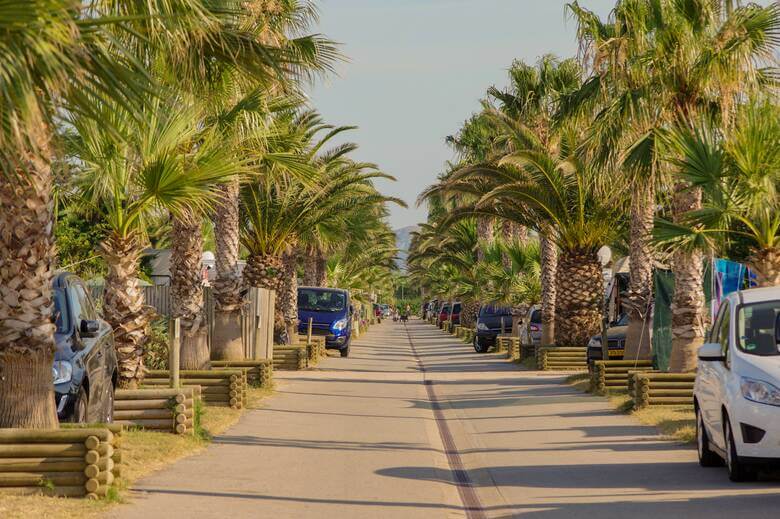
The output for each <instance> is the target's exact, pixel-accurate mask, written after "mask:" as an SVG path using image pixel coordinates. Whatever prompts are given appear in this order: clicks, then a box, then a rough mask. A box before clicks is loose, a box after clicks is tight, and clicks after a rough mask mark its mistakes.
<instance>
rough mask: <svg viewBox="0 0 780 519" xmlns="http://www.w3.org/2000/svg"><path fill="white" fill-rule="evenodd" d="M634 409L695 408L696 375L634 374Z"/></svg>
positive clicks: (632, 384)
mask: <svg viewBox="0 0 780 519" xmlns="http://www.w3.org/2000/svg"><path fill="white" fill-rule="evenodd" d="M632 377H633V381H632V383H631V386H632V396H633V400H634V409H644V408H646V407H654V406H693V385H694V383H695V382H696V374H695V373H633V374H632Z"/></svg>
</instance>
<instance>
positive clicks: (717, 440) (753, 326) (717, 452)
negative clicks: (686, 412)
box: [694, 287, 780, 481]
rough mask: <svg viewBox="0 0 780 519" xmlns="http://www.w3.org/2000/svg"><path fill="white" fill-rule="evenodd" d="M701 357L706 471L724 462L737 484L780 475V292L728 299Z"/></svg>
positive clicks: (698, 399)
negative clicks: (768, 472)
mask: <svg viewBox="0 0 780 519" xmlns="http://www.w3.org/2000/svg"><path fill="white" fill-rule="evenodd" d="M698 355H699V367H698V370H697V372H696V384H695V387H694V409H695V411H696V440H697V446H698V451H699V463H700V464H701V465H702V466H703V467H711V466H716V465H721V464H722V463H723V462H724V461H725V462H726V467H727V468H728V473H729V478H730V479H731V480H732V481H745V480H750V479H753V478H754V477H755V476H756V471H757V468H759V467H760V466H761V465H771V466H774V468H778V467H780V287H771V288H757V289H752V290H745V291H740V292H734V293H732V294H729V295H728V296H727V297H726V298H725V299H724V300H723V302H722V303H721V306H720V310H719V311H718V316H717V318H716V319H715V324H714V326H713V327H712V332H711V334H710V338H709V342H708V343H706V344H704V345H703V346H702V347H701V348H699V353H698Z"/></svg>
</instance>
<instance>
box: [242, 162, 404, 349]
mask: <svg viewBox="0 0 780 519" xmlns="http://www.w3.org/2000/svg"><path fill="white" fill-rule="evenodd" d="M306 157H308V154H307V155H306ZM375 178H386V179H392V177H390V176H389V175H386V174H384V173H381V172H379V171H377V170H376V169H375V168H374V166H373V165H371V164H362V163H352V162H343V161H341V162H340V164H338V166H337V167H330V168H326V169H325V170H316V173H315V176H314V177H313V178H312V179H311V180H312V184H311V185H309V184H302V183H301V182H300V181H299V180H298V179H297V178H293V177H292V176H290V175H278V176H277V178H275V179H273V180H272V179H271V175H265V176H263V177H260V178H258V179H257V180H256V181H255V182H252V183H251V184H249V185H248V186H247V187H246V188H245V190H244V193H243V194H242V213H243V214H244V218H245V220H244V222H243V228H242V234H241V242H242V245H243V246H244V247H245V248H246V249H247V250H248V251H249V258H248V259H247V266H246V268H245V269H244V281H245V283H246V285H248V286H256V287H262V288H268V289H271V290H277V291H278V295H279V304H278V305H277V315H278V317H279V319H277V321H278V322H280V323H281V322H284V323H285V326H286V328H287V333H288V336H292V334H293V333H294V331H295V329H296V327H297V322H296V321H297V308H296V307H297V292H296V290H295V287H296V273H295V265H296V262H297V257H296V254H295V252H294V251H295V248H296V247H297V245H298V241H299V239H300V236H301V235H302V234H305V233H306V232H307V230H309V229H312V228H315V227H316V226H317V225H319V224H321V223H323V222H325V221H327V220H329V219H333V218H336V219H338V218H341V217H342V215H344V214H346V213H347V212H348V211H350V210H353V209H355V208H358V207H364V206H369V205H376V204H381V203H384V202H386V201H388V200H392V199H390V198H387V197H384V196H382V195H380V194H379V193H378V192H377V191H376V190H375V188H374V187H373V185H372V184H371V181H372V180H373V179H375ZM397 202H399V203H401V204H402V203H403V202H400V201H397ZM285 255H286V256H285ZM277 332H281V330H277Z"/></svg>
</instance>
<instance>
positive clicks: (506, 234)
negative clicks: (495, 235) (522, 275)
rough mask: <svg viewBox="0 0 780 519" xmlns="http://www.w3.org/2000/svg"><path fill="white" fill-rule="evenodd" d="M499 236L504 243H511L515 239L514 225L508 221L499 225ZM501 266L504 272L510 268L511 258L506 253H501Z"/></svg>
mask: <svg viewBox="0 0 780 519" xmlns="http://www.w3.org/2000/svg"><path fill="white" fill-rule="evenodd" d="M501 236H502V237H503V238H504V242H505V243H511V242H513V241H514V239H515V224H514V223H513V222H511V221H510V220H504V221H503V222H502V223H501ZM501 264H502V265H503V266H504V268H505V269H506V270H509V269H511V268H512V258H511V257H509V254H507V253H506V252H502V253H501Z"/></svg>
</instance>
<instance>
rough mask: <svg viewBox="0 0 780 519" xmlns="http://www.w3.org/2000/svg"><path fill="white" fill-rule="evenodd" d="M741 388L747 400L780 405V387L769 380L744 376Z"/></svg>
mask: <svg viewBox="0 0 780 519" xmlns="http://www.w3.org/2000/svg"><path fill="white" fill-rule="evenodd" d="M740 388H741V390H742V396H744V397H745V398H746V399H747V400H750V401H752V402H757V403H759V404H767V405H775V406H780V389H778V388H777V387H775V386H773V385H772V384H770V383H769V382H764V381H762V380H755V379H752V378H745V377H743V378H742V382H741V383H740Z"/></svg>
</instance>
